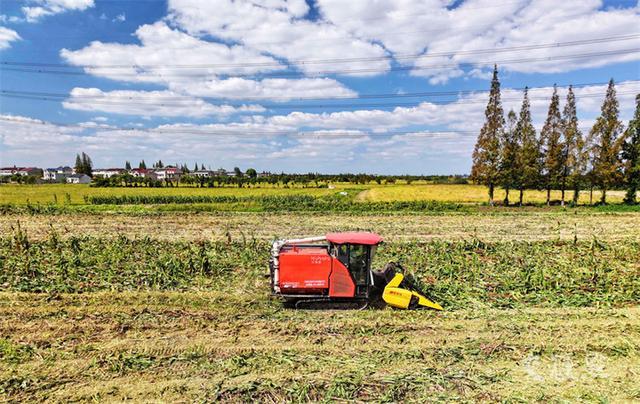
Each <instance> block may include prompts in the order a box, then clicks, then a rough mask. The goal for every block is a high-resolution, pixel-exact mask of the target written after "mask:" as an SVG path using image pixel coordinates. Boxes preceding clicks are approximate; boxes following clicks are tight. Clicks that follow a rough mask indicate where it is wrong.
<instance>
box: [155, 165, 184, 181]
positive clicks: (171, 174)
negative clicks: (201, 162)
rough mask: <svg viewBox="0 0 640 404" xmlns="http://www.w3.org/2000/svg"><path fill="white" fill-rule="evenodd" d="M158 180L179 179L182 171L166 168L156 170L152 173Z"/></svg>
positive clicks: (175, 168)
mask: <svg viewBox="0 0 640 404" xmlns="http://www.w3.org/2000/svg"><path fill="white" fill-rule="evenodd" d="M153 172H154V173H155V174H156V176H157V177H158V179H159V180H174V179H178V178H180V176H181V175H182V170H181V169H179V168H177V167H171V166H167V167H164V168H156V169H155V170H154V171H153Z"/></svg>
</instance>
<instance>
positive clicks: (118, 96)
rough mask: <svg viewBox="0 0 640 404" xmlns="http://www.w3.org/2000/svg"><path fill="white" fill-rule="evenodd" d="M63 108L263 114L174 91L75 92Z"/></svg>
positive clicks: (174, 113) (167, 114)
mask: <svg viewBox="0 0 640 404" xmlns="http://www.w3.org/2000/svg"><path fill="white" fill-rule="evenodd" d="M62 105H63V106H64V107H65V108H67V109H73V110H77V111H99V112H107V113H112V114H121V115H140V116H162V117H189V118H202V117H206V116H226V115H231V114H235V113H242V112H252V113H257V112H263V111H264V108H263V107H261V106H259V105H243V106H239V107H236V106H232V105H212V104H209V103H207V102H205V101H204V100H202V99H199V98H194V97H189V96H184V95H180V94H177V93H175V92H173V91H131V90H115V91H106V92H105V91H102V90H100V89H97V88H78V87H76V88H74V89H73V90H71V93H70V96H69V98H67V99H66V100H65V101H64V102H63V103H62Z"/></svg>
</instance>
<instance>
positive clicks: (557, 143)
mask: <svg viewBox="0 0 640 404" xmlns="http://www.w3.org/2000/svg"><path fill="white" fill-rule="evenodd" d="M561 136H562V116H561V115H560V98H559V97H558V89H557V88H556V86H555V84H554V86H553V94H552V95H551V103H550V104H549V111H548V113H547V119H546V121H545V123H544V126H543V127H542V131H541V132H540V146H541V153H542V160H543V167H544V169H543V176H542V180H543V183H544V187H545V189H546V190H547V205H549V203H550V202H551V189H552V188H553V187H555V186H557V185H559V184H560V183H561V182H562V176H563V173H564V165H565V164H564V145H563V144H562V139H561ZM562 195H563V197H562V203H563V204H564V189H563V190H562Z"/></svg>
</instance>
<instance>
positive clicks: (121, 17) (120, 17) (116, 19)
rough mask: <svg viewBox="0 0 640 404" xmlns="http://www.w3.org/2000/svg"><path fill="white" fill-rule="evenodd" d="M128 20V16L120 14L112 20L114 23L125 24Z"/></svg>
mask: <svg viewBox="0 0 640 404" xmlns="http://www.w3.org/2000/svg"><path fill="white" fill-rule="evenodd" d="M126 20H127V16H126V15H125V14H124V13H122V14H118V15H116V17H115V18H114V19H113V20H112V21H113V22H125V21H126Z"/></svg>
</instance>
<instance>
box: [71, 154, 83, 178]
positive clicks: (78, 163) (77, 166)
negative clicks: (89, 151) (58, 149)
mask: <svg viewBox="0 0 640 404" xmlns="http://www.w3.org/2000/svg"><path fill="white" fill-rule="evenodd" d="M73 168H74V170H75V171H76V173H78V174H82V170H83V167H82V159H81V158H80V155H79V154H76V163H75V165H74V166H73Z"/></svg>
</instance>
